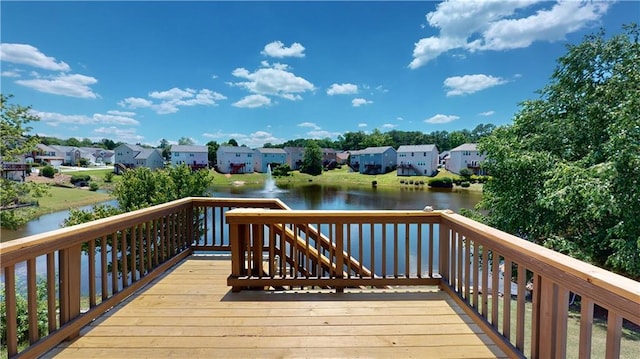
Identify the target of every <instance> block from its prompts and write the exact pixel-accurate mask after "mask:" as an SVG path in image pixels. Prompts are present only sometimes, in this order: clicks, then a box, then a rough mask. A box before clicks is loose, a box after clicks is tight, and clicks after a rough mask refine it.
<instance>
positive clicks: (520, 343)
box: [516, 263, 527, 353]
mask: <svg viewBox="0 0 640 359" xmlns="http://www.w3.org/2000/svg"><path fill="white" fill-rule="evenodd" d="M526 288H527V268H525V266H524V265H523V264H522V263H518V309H517V310H518V312H517V315H516V348H518V350H520V351H521V352H523V353H524V324H525V323H524V321H525V315H524V314H525V312H526V308H525V305H526V300H525V299H526V298H525V296H526V293H525V291H526Z"/></svg>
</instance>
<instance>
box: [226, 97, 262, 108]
mask: <svg viewBox="0 0 640 359" xmlns="http://www.w3.org/2000/svg"><path fill="white" fill-rule="evenodd" d="M270 105H271V99H270V98H268V97H267V96H263V95H249V96H246V97H245V98H243V99H242V100H240V101H238V102H236V103H234V104H233V105H232V106H235V107H246V108H256V107H263V106H270Z"/></svg>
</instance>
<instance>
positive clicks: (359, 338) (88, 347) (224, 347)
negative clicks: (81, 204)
mask: <svg viewBox="0 0 640 359" xmlns="http://www.w3.org/2000/svg"><path fill="white" fill-rule="evenodd" d="M230 267H231V262H230V261H229V260H226V259H214V257H204V256H203V257H200V256H190V257H188V258H187V259H185V260H183V261H182V262H180V263H179V264H178V265H176V266H175V267H173V268H171V269H170V270H169V271H167V272H166V273H165V274H163V275H162V276H160V277H159V278H157V279H155V280H154V281H152V282H151V283H150V284H149V285H147V286H146V287H144V288H143V289H142V290H140V291H138V292H136V293H135V294H134V295H132V296H131V297H129V298H128V299H127V300H125V301H124V302H123V303H121V304H119V305H118V306H116V307H114V308H113V309H112V310H110V311H108V312H106V313H105V314H104V315H102V316H101V317H99V318H98V319H96V320H95V321H94V322H92V323H91V324H90V325H88V326H86V327H84V328H83V329H82V330H81V332H80V337H78V338H76V339H75V340H73V341H70V342H64V343H62V344H60V345H58V346H57V347H56V348H55V349H53V350H51V351H50V352H49V353H47V354H46V355H45V356H44V357H47V358H50V357H56V358H95V357H123V358H125V357H126V358H140V357H167V356H174V357H182V358H188V357H210V358H214V357H215V358H231V357H242V358H248V357H325V358H326V357H392V356H396V357H403V358H409V357H421V358H440V357H442V358H461V357H474V358H494V357H506V355H505V354H504V353H503V352H502V351H501V350H500V349H499V348H498V347H497V346H496V345H495V344H494V343H493V342H492V341H491V340H490V338H489V337H488V336H487V335H485V334H484V333H483V332H482V330H481V329H480V327H478V326H477V325H476V324H475V323H474V322H473V320H472V319H471V317H469V316H468V315H466V314H465V312H464V311H463V310H462V309H461V308H460V307H459V306H458V305H457V304H456V303H455V301H454V300H453V299H452V298H451V297H449V295H448V294H447V293H445V292H442V291H440V290H439V289H438V288H437V287H411V288H394V289H368V290H359V289H346V290H345V292H344V293H335V292H334V291H328V290H309V291H307V290H299V291H294V292H292V291H286V292H285V291H262V290H260V291H250V290H245V291H242V292H240V293H232V292H231V289H230V287H228V286H227V285H226V280H227V277H228V275H229V269H230Z"/></svg>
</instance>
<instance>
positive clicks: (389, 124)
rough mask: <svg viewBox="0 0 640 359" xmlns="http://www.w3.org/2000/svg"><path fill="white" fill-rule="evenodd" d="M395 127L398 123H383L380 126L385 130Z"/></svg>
mask: <svg viewBox="0 0 640 359" xmlns="http://www.w3.org/2000/svg"><path fill="white" fill-rule="evenodd" d="M396 127H398V125H394V124H392V123H385V124H384V125H382V128H384V129H387V130H390V129H392V128H396Z"/></svg>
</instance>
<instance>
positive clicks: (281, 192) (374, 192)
mask: <svg viewBox="0 0 640 359" xmlns="http://www.w3.org/2000/svg"><path fill="white" fill-rule="evenodd" d="M212 196H214V197H234V198H242V197H245V198H279V199H280V200H282V201H283V202H284V203H286V204H287V205H288V206H289V207H291V208H292V209H310V210H332V209H334V210H369V209H381V210H382V209H387V210H393V209H416V210H419V209H423V208H424V207H425V206H431V207H433V208H434V209H451V210H453V211H456V212H458V211H460V209H461V208H469V209H471V208H473V207H474V206H475V205H476V204H477V203H478V202H479V201H480V199H482V194H481V193H479V192H473V191H457V192H452V191H447V190H445V191H442V190H432V189H428V188H427V187H426V186H422V187H403V188H402V189H396V188H393V189H386V188H363V187H362V186H348V185H340V186H332V185H319V184H309V185H296V186H290V187H288V188H282V187H281V188H278V189H276V190H274V191H265V190H264V189H262V188H255V187H253V188H252V187H249V186H239V187H225V188H214V189H213V193H212ZM105 203H107V204H112V205H115V204H116V203H117V202H116V201H115V200H114V201H109V202H105ZM82 208H84V209H90V208H91V206H86V207H82ZM68 216H69V211H60V212H55V213H51V214H46V215H43V216H41V217H40V218H37V219H34V220H32V221H30V222H29V223H27V224H26V225H25V226H24V227H22V228H20V229H18V230H15V231H14V230H8V229H2V233H1V236H0V241H2V242H6V241H9V240H12V239H16V238H22V237H26V236H30V235H34V234H38V233H43V232H47V231H51V230H54V229H58V228H60V225H61V224H62V222H63V221H64V220H65V219H66V218H67V217H68Z"/></svg>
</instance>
